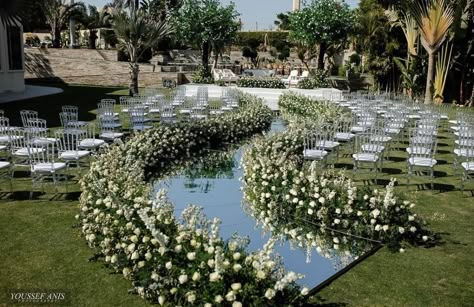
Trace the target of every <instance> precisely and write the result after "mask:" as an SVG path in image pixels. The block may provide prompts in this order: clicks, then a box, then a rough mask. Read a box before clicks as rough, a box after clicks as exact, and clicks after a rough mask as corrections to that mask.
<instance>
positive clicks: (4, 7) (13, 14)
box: [0, 0, 23, 27]
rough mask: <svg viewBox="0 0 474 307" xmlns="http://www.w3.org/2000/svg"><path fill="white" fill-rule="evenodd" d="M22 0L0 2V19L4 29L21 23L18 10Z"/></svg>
mask: <svg viewBox="0 0 474 307" xmlns="http://www.w3.org/2000/svg"><path fill="white" fill-rule="evenodd" d="M22 3H23V0H14V1H8V0H7V1H0V19H1V20H2V23H3V25H4V26H5V27H7V26H10V25H16V24H18V23H21V18H20V15H19V12H18V11H19V8H20V7H21V4H22Z"/></svg>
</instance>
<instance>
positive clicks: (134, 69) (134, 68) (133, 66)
mask: <svg viewBox="0 0 474 307" xmlns="http://www.w3.org/2000/svg"><path fill="white" fill-rule="evenodd" d="M139 72H140V66H139V65H138V63H136V62H135V63H133V62H131V63H130V86H129V94H130V96H133V95H134V94H138V74H139Z"/></svg>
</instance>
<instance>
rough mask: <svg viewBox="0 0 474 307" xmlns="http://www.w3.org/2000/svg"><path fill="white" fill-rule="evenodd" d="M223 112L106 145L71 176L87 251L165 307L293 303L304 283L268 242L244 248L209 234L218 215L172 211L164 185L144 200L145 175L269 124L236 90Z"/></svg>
mask: <svg viewBox="0 0 474 307" xmlns="http://www.w3.org/2000/svg"><path fill="white" fill-rule="evenodd" d="M240 102H241V107H240V108H239V109H238V110H237V111H235V112H233V113H232V114H228V115H224V116H221V117H218V118H215V119H209V120H206V121H201V122H197V123H188V124H176V125H171V126H161V127H158V128H154V129H151V130H149V131H146V132H144V133H141V134H138V135H136V136H134V137H133V138H132V139H131V140H129V141H128V142H126V143H125V144H121V145H115V146H111V148H109V149H108V150H107V151H106V152H105V153H104V154H103V155H101V156H100V157H99V158H98V159H97V160H96V161H94V162H93V163H92V165H91V169H90V171H89V172H88V173H87V174H86V175H85V176H84V177H83V179H82V181H81V185H82V191H83V192H82V195H81V199H80V210H81V212H80V214H79V215H78V216H77V218H78V219H79V221H80V223H81V225H82V233H83V235H84V236H85V238H86V240H87V242H88V244H89V246H90V247H92V248H93V249H94V250H95V251H96V257H97V258H101V259H104V260H105V263H106V264H107V265H108V266H110V267H111V268H113V269H114V270H115V271H116V272H120V273H122V274H123V275H124V277H125V278H127V279H129V280H130V281H131V282H132V284H133V287H134V289H135V291H136V292H137V293H138V294H139V295H141V296H142V297H144V298H147V299H149V300H151V301H152V302H155V303H159V304H160V305H166V306H188V305H198V306H217V305H229V306H243V305H245V306H249V305H262V306H268V305H273V306H275V305H300V304H302V302H303V301H304V300H305V299H306V297H305V295H306V294H307V293H308V289H307V288H303V289H301V288H300V287H299V286H298V285H297V284H296V283H295V282H296V280H298V279H299V278H301V276H300V275H298V274H296V273H294V272H285V271H284V269H283V267H282V265H281V263H280V261H279V259H278V257H277V256H275V255H274V254H273V244H274V241H273V240H270V241H269V242H268V244H267V245H265V246H264V248H263V249H262V250H259V251H256V252H253V253H249V252H246V250H245V248H246V244H247V243H248V242H247V241H246V240H244V239H242V238H239V237H232V238H231V239H229V240H227V241H224V240H223V239H222V238H221V237H220V236H219V223H220V222H219V220H218V219H214V220H212V221H210V220H208V219H207V218H206V217H205V216H204V214H203V212H202V209H200V208H198V207H196V206H189V207H188V208H187V209H186V210H184V212H183V213H182V215H181V217H180V218H179V219H178V218H176V217H175V216H174V208H173V205H172V204H171V203H170V202H169V201H168V199H167V198H166V196H165V194H164V192H160V193H159V194H158V196H157V197H156V198H155V200H154V201H151V200H150V199H151V193H152V186H151V184H150V183H149V181H148V180H147V178H150V177H151V176H152V174H156V172H158V173H160V172H161V173H164V172H166V171H167V170H169V169H170V167H169V165H179V164H180V163H181V162H183V163H184V161H186V160H189V159H190V158H192V157H196V156H200V155H204V153H205V152H206V150H208V149H215V148H219V147H223V146H225V145H226V143H235V142H238V141H241V140H242V139H244V138H247V137H250V136H252V135H254V134H256V133H261V132H263V131H265V130H267V129H269V127H270V124H271V121H272V112H271V111H270V109H268V108H267V107H265V106H264V105H263V103H262V101H261V100H258V99H256V98H255V97H252V96H242V98H241V101H240Z"/></svg>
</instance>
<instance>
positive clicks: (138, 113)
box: [128, 105, 153, 132]
mask: <svg viewBox="0 0 474 307" xmlns="http://www.w3.org/2000/svg"><path fill="white" fill-rule="evenodd" d="M128 113H129V114H130V128H131V129H132V130H133V131H134V132H137V131H143V130H147V129H151V128H153V126H151V125H149V124H147V123H148V122H149V119H148V118H146V117H145V115H146V114H148V112H147V108H146V107H143V106H138V105H137V106H135V107H133V108H131V109H130V110H129V112H128Z"/></svg>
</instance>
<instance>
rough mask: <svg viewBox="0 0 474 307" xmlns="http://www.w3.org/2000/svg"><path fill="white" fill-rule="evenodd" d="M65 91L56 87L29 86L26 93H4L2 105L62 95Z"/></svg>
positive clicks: (0, 95) (0, 97)
mask: <svg viewBox="0 0 474 307" xmlns="http://www.w3.org/2000/svg"><path fill="white" fill-rule="evenodd" d="M62 92H63V90H62V89H60V88H56V87H47V86H36V85H27V86H26V87H25V91H24V92H21V93H12V92H8V93H2V94H0V104H1V103H5V102H11V101H17V100H23V99H30V98H35V97H40V96H48V95H53V94H59V93H62Z"/></svg>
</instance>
